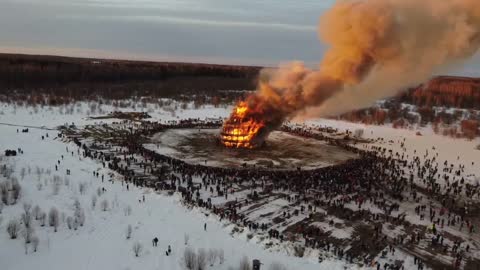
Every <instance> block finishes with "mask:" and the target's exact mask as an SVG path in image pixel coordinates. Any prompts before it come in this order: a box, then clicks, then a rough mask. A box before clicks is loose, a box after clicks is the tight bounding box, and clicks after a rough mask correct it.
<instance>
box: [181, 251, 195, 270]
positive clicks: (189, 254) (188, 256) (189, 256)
mask: <svg viewBox="0 0 480 270" xmlns="http://www.w3.org/2000/svg"><path fill="white" fill-rule="evenodd" d="M183 263H184V264H185V268H187V270H195V267H196V265H197V254H196V253H195V251H193V249H192V248H190V247H187V248H186V249H185V250H184V251H183Z"/></svg>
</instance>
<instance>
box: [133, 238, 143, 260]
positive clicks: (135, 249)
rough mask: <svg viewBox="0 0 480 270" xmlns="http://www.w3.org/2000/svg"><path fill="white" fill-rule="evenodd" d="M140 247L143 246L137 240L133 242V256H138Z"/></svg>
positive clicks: (140, 250)
mask: <svg viewBox="0 0 480 270" xmlns="http://www.w3.org/2000/svg"><path fill="white" fill-rule="evenodd" d="M142 249H143V246H142V244H141V243H140V242H138V241H137V242H135V243H134V244H133V248H132V250H133V253H134V254H135V257H138V256H140V253H141V252H142Z"/></svg>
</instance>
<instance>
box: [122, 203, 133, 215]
mask: <svg viewBox="0 0 480 270" xmlns="http://www.w3.org/2000/svg"><path fill="white" fill-rule="evenodd" d="M123 212H124V213H125V216H130V215H131V214H132V207H131V206H130V205H128V206H126V207H125V208H124V209H123Z"/></svg>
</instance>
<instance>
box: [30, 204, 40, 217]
mask: <svg viewBox="0 0 480 270" xmlns="http://www.w3.org/2000/svg"><path fill="white" fill-rule="evenodd" d="M32 214H33V217H34V218H35V220H39V219H40V215H41V214H42V209H41V208H40V206H38V205H35V207H34V208H33V212H32Z"/></svg>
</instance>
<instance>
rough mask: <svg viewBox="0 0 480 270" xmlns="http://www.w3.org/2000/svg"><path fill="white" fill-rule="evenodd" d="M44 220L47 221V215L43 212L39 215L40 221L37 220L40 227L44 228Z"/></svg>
mask: <svg viewBox="0 0 480 270" xmlns="http://www.w3.org/2000/svg"><path fill="white" fill-rule="evenodd" d="M46 220H47V213H45V212H42V213H40V219H39V221H40V226H42V227H44V226H45V222H46Z"/></svg>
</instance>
